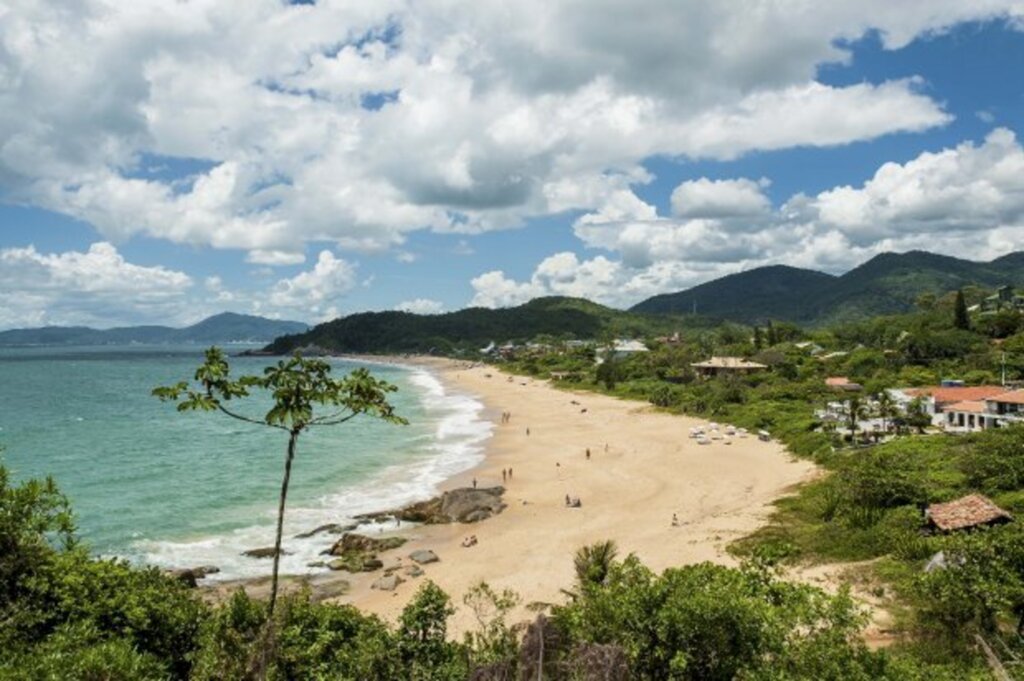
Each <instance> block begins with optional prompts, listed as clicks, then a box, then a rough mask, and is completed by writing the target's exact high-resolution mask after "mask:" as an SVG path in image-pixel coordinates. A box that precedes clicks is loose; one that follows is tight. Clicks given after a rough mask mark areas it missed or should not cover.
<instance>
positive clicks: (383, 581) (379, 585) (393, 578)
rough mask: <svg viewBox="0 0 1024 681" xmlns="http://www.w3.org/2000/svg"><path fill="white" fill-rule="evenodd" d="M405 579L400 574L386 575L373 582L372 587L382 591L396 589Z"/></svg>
mask: <svg viewBox="0 0 1024 681" xmlns="http://www.w3.org/2000/svg"><path fill="white" fill-rule="evenodd" d="M404 581H405V580H404V579H402V578H401V577H399V576H398V575H394V574H392V575H386V576H384V577H381V578H380V579H378V580H377V581H376V582H374V583H373V584H371V585H370V588H371V589H378V590H380V591H394V590H395V589H396V588H398V585H399V584H401V583H402V582H404Z"/></svg>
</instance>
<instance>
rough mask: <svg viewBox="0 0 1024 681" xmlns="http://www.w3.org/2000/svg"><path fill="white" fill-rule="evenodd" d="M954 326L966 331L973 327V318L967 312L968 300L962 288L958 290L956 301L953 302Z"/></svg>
mask: <svg viewBox="0 0 1024 681" xmlns="http://www.w3.org/2000/svg"><path fill="white" fill-rule="evenodd" d="M953 326H955V327H956V328H958V329H963V330H965V331H966V330H968V329H970V328H971V318H970V316H969V315H968V314H967V301H966V300H965V299H964V292H963V291H962V290H958V291H957V292H956V302H955V303H953Z"/></svg>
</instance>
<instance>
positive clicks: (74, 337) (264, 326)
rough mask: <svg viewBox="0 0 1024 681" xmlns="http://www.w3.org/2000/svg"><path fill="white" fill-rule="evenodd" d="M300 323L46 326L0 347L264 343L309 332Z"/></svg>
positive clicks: (232, 319)
mask: <svg viewBox="0 0 1024 681" xmlns="http://www.w3.org/2000/svg"><path fill="white" fill-rule="evenodd" d="M308 328H309V326H308V325H307V324H303V323H302V322H288V321H280V320H277V319H266V318H264V317H255V316H253V315H244V314H235V313H233V312H224V313H221V314H218V315H214V316H212V317H208V318H206V319H204V320H203V321H201V322H199V323H197V324H193V325H192V326H188V327H185V328H183V329H175V328H172V327H169V326H126V327H120V328H114V329H93V328H90V327H87V326H47V327H42V328H37V329H11V330H9V331H0V345H8V346H11V345H126V344H129V343H146V344H165V343H203V344H213V343H232V342H248V343H264V342H267V341H269V340H271V339H273V338H276V337H277V336H280V335H282V334H286V333H299V332H302V331H305V330H306V329H308Z"/></svg>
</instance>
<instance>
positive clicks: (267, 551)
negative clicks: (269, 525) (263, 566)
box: [242, 546, 292, 558]
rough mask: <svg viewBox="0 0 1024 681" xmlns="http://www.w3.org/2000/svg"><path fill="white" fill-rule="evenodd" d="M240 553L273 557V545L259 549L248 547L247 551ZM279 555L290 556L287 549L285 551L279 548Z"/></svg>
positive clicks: (258, 556)
mask: <svg viewBox="0 0 1024 681" xmlns="http://www.w3.org/2000/svg"><path fill="white" fill-rule="evenodd" d="M242 555H243V556H247V557H249V558H273V557H274V547H273V546H266V547H263V548H259V549H249V550H248V551H242ZM281 555H282V556H290V555H292V554H291V553H289V552H288V551H285V550H284V549H281Z"/></svg>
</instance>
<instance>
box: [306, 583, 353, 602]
mask: <svg viewBox="0 0 1024 681" xmlns="http://www.w3.org/2000/svg"><path fill="white" fill-rule="evenodd" d="M351 586H352V585H351V584H349V583H348V582H346V581H345V580H343V579H339V580H334V579H332V580H331V581H329V582H323V583H319V584H313V585H312V588H311V589H310V591H311V593H310V598H311V599H312V601H313V602H314V603H319V602H320V601H324V600H327V599H328V598H337V597H338V596H344V595H345V594H347V593H348V592H349V589H350V588H351Z"/></svg>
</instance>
